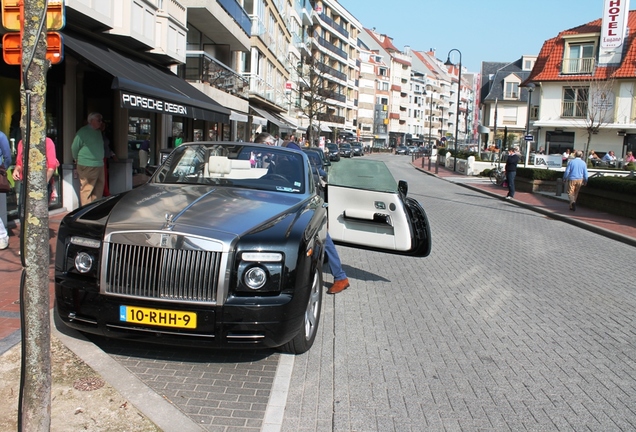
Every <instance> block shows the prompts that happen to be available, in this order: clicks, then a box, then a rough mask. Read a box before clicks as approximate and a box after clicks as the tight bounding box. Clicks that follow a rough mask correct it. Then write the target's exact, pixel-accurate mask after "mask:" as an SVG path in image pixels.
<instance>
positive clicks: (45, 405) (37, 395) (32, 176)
mask: <svg viewBox="0 0 636 432" xmlns="http://www.w3.org/2000/svg"><path fill="white" fill-rule="evenodd" d="M23 4H24V6H23V8H24V27H23V29H22V69H21V70H22V82H21V87H20V101H21V106H22V111H21V112H22V116H21V119H22V120H21V128H22V131H23V133H22V136H23V149H24V151H23V153H24V154H25V160H27V159H28V161H26V162H28V164H27V163H25V165H24V172H23V179H24V185H23V193H22V196H25V197H26V200H25V201H23V202H24V204H25V207H24V217H23V220H22V223H21V224H20V227H21V230H22V239H21V242H22V248H21V256H22V265H23V270H22V286H21V290H22V293H21V294H22V295H21V300H22V301H21V307H22V317H23V319H22V323H23V326H22V334H23V337H22V377H21V388H20V402H19V410H18V415H19V418H18V425H19V429H20V430H25V431H48V430H49V429H50V425H51V329H50V324H49V323H50V321H49V309H50V302H49V261H50V256H49V208H48V193H47V187H46V156H45V155H46V151H45V149H46V147H45V138H46V116H45V106H46V104H45V101H46V74H47V70H48V68H49V62H48V60H46V8H47V2H46V0H24V3H23Z"/></svg>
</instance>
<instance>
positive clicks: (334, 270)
mask: <svg viewBox="0 0 636 432" xmlns="http://www.w3.org/2000/svg"><path fill="white" fill-rule="evenodd" d="M271 138H272V136H271V135H269V134H267V133H261V134H259V135H258V136H257V137H256V140H255V142H256V144H266V143H268V142H270V141H271ZM270 145H271V144H270ZM285 147H287V148H290V149H294V150H299V151H301V149H300V147H299V146H298V144H296V143H295V142H291V141H290V142H288V143H287V145H285ZM325 255H327V261H328V262H327V264H328V265H329V271H330V272H331V275H332V276H333V280H334V282H333V284H332V285H331V287H329V289H328V290H327V294H338V293H339V292H341V291H344V290H345V289H347V288H349V286H350V284H349V278H348V277H347V273H345V271H344V270H343V268H342V262H341V261H340V255H338V251H337V250H336V245H335V244H334V243H333V240H332V239H331V236H330V235H329V232H327V236H326V238H325Z"/></svg>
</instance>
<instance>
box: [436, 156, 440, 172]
mask: <svg viewBox="0 0 636 432" xmlns="http://www.w3.org/2000/svg"><path fill="white" fill-rule="evenodd" d="M438 171H439V155H437V157H436V158H435V174H437V173H438Z"/></svg>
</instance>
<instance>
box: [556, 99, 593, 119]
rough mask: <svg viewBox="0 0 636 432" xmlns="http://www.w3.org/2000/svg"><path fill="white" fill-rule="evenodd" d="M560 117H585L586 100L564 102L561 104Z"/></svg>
mask: <svg viewBox="0 0 636 432" xmlns="http://www.w3.org/2000/svg"><path fill="white" fill-rule="evenodd" d="M561 117H566V118H585V117H587V102H566V101H563V104H562V106H561Z"/></svg>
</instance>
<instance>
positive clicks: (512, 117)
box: [501, 106, 519, 125]
mask: <svg viewBox="0 0 636 432" xmlns="http://www.w3.org/2000/svg"><path fill="white" fill-rule="evenodd" d="M501 111H502V122H503V124H505V125H515V124H517V115H518V111H519V110H518V107H516V106H504V107H502V109H501Z"/></svg>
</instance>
